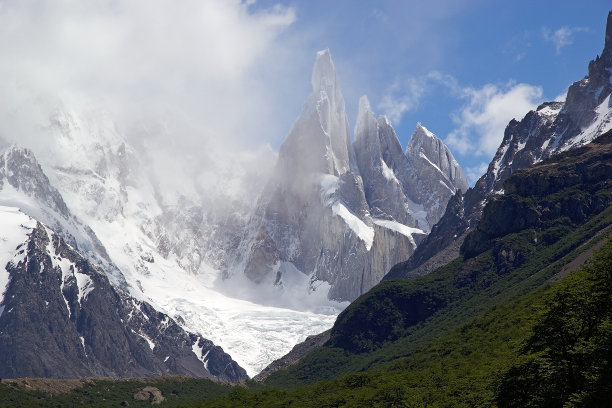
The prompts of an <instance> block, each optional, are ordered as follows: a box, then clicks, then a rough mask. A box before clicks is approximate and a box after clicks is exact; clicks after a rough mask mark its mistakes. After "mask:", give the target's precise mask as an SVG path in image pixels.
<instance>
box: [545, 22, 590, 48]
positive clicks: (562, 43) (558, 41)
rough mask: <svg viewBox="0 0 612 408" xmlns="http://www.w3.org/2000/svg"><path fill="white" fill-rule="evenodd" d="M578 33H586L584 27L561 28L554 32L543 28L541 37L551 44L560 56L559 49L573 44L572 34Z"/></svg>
mask: <svg viewBox="0 0 612 408" xmlns="http://www.w3.org/2000/svg"><path fill="white" fill-rule="evenodd" d="M580 31H587V29H586V28H585V27H568V26H563V27H561V28H559V29H557V30H555V31H551V30H550V29H549V28H548V27H544V28H542V37H543V38H544V40H545V41H547V42H550V43H552V44H553V45H554V46H555V51H556V52H557V54H560V53H561V48H563V47H566V46H568V45H571V44H573V43H574V33H577V32H580Z"/></svg>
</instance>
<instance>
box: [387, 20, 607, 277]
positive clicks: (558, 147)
mask: <svg viewBox="0 0 612 408" xmlns="http://www.w3.org/2000/svg"><path fill="white" fill-rule="evenodd" d="M611 36H612V12H610V13H609V14H608V20H607V26H606V42H605V47H604V50H603V52H602V56H601V57H598V58H596V59H595V60H593V61H591V62H590V63H589V70H588V75H587V76H586V77H585V78H584V79H582V80H580V81H578V82H575V83H574V84H572V85H571V86H570V87H569V89H568V92H567V97H566V100H565V102H547V103H543V104H542V105H540V106H539V107H538V108H537V109H536V110H535V111H531V112H529V113H527V115H525V117H524V118H523V119H522V120H521V121H520V122H519V121H516V120H514V119H513V120H511V121H510V123H509V124H508V126H507V127H506V130H505V131H504V138H503V140H502V143H501V145H500V147H499V148H498V150H497V152H496V154H495V157H494V158H493V160H492V161H491V163H490V164H489V167H488V169H487V172H486V173H485V174H484V175H483V176H482V177H481V178H480V179H479V180H478V181H477V182H476V185H475V186H474V188H471V189H469V190H468V191H467V192H466V193H465V194H464V195H459V194H458V195H457V196H456V197H454V198H453V201H452V204H450V203H449V205H448V206H447V209H446V211H445V214H444V216H443V217H442V218H441V219H440V221H439V222H438V224H437V225H435V226H434V228H432V231H431V234H429V235H428V237H427V238H426V239H425V240H424V241H423V243H422V244H421V245H420V246H419V248H418V249H417V250H416V252H415V254H414V256H413V257H412V258H411V259H409V260H408V261H406V262H403V263H401V264H398V265H396V266H395V267H394V268H393V269H392V270H391V271H390V272H389V274H388V275H387V278H400V277H407V276H413V275H414V274H413V273H412V272H411V271H412V270H414V269H415V268H418V267H419V266H420V265H421V264H423V263H424V262H426V261H427V260H428V259H430V258H432V257H433V256H435V255H436V254H437V253H438V252H440V251H441V250H443V249H444V248H447V247H448V246H449V245H450V244H451V243H452V242H453V241H454V240H455V239H457V238H461V237H464V236H465V234H466V232H467V231H468V230H470V229H471V228H474V227H475V226H476V225H477V223H478V221H479V220H480V217H481V214H482V208H483V207H484V205H485V203H486V201H487V200H489V199H490V198H491V197H492V196H494V195H497V194H500V193H502V192H503V191H504V182H505V181H506V180H507V179H508V177H510V175H512V174H513V173H515V172H516V171H518V170H520V169H522V168H526V167H529V166H532V165H533V164H535V163H538V162H540V161H542V160H544V159H546V158H549V157H551V156H554V155H556V154H559V153H561V152H563V151H566V150H568V149H571V148H574V147H577V146H581V145H584V144H586V143H589V142H590V141H592V140H594V139H595V138H597V137H599V136H600V135H602V134H603V133H605V132H607V131H608V130H610V129H612V103H611V100H610V96H611V94H612V41H610V37H611ZM458 255H459V252H458V251H455V256H458ZM447 256H448V254H447Z"/></svg>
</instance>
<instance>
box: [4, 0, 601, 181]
mask: <svg viewBox="0 0 612 408" xmlns="http://www.w3.org/2000/svg"><path fill="white" fill-rule="evenodd" d="M610 8H612V4H610V2H609V0H608V1H604V0H588V1H563V0H555V1H549V0H541V1H535V0H534V1H523V0H513V1H508V0H504V1H491V0H489V1H485V0H462V1H459V0H444V1H442V0H428V1H410V0H393V1H392V0H381V1H366V0H300V1H298V0H255V1H253V0H182V1H171V0H131V1H116V0H92V1H86V2H84V1H81V0H61V1H60V0H22V1H18V2H17V1H12V0H0V50H2V55H3V58H1V59H0V76H1V77H2V78H3V81H2V82H1V83H0V93H1V94H2V95H3V98H2V100H0V137H4V138H6V139H12V140H17V141H24V140H26V139H28V138H29V139H30V140H31V139H32V135H33V134H35V133H36V129H32V126H31V124H30V123H33V120H32V117H34V115H37V116H41V115H40V112H34V107H37V108H36V109H38V107H40V105H41V103H40V101H49V100H55V99H54V98H59V99H60V100H61V101H62V103H63V104H64V105H66V106H75V107H78V108H79V109H81V108H82V107H84V106H93V107H94V108H96V109H97V108H100V107H101V109H103V110H110V111H111V113H112V114H113V117H114V118H116V120H117V126H118V127H119V128H120V129H123V130H124V131H125V133H126V134H128V137H129V130H130V129H133V128H137V127H139V126H141V127H142V124H143V123H144V124H145V125H146V127H148V128H151V129H156V128H159V129H166V130H165V131H163V132H160V133H159V134H156V135H153V133H154V132H150V133H151V134H150V135H149V136H148V137H155V138H157V139H156V141H157V142H159V144H160V146H162V147H163V150H164V151H166V150H167V149H168V148H169V147H172V149H173V150H174V151H175V152H176V153H177V154H179V155H182V156H184V157H188V159H181V160H182V161H183V162H190V163H196V166H195V168H196V169H197V168H199V167H201V166H202V164H203V163H204V162H205V161H206V159H205V157H206V154H210V152H212V151H215V147H216V148H217V149H226V150H228V151H230V152H231V151H235V150H252V149H256V148H258V147H260V146H262V145H270V146H271V147H272V148H273V149H278V147H279V146H280V144H281V143H282V141H283V139H284V138H285V137H286V135H287V134H288V132H289V130H290V129H291V126H292V124H293V122H294V121H295V119H296V118H297V116H298V115H299V113H300V110H301V108H302V104H303V103H304V101H305V100H306V98H307V96H308V94H309V93H310V91H311V89H310V87H311V85H310V75H311V70H312V65H313V62H314V59H315V55H316V52H317V51H318V50H321V49H326V48H329V49H330V51H331V53H332V57H333V60H334V63H335V66H336V71H337V74H338V77H339V81H340V84H341V88H342V91H343V94H344V97H345V101H346V106H347V114H348V117H349V122H350V126H351V128H352V127H353V126H354V123H355V116H356V114H357V108H358V101H359V97H360V96H361V95H367V96H368V97H369V99H370V103H371V106H372V108H373V110H374V111H375V113H376V114H386V115H388V116H389V118H390V119H391V121H392V123H393V125H394V127H395V129H396V131H397V133H398V135H399V138H400V141H401V143H402V145H403V146H404V147H405V146H406V144H407V142H408V140H409V138H410V136H411V134H412V132H413V130H414V128H415V125H416V123H417V122H421V123H422V124H423V125H425V126H426V127H427V128H429V130H431V131H432V132H434V133H435V134H436V135H438V136H439V137H440V138H442V139H443V140H444V141H445V142H446V143H447V144H448V145H449V147H450V148H451V150H452V151H453V153H454V155H455V157H456V159H457V160H458V161H459V163H460V164H461V166H462V167H463V168H464V170H465V172H466V174H467V175H468V178H469V179H470V181H471V182H472V183H473V182H474V181H475V180H476V179H477V177H478V176H480V175H481V174H483V172H484V170H485V168H486V165H487V164H488V163H489V161H490V160H491V157H492V156H493V154H494V151H495V149H496V148H497V146H498V145H499V142H500V141H501V138H502V135H503V129H504V128H505V125H506V124H507V123H508V121H509V120H510V119H512V118H513V117H515V118H517V119H521V118H522V117H523V116H524V115H525V114H526V113H527V111H528V110H529V109H532V108H534V107H536V106H537V105H538V104H539V103H540V102H542V101H547V100H554V99H556V98H558V97H563V95H564V93H565V92H566V90H567V87H568V86H569V85H570V84H571V83H572V82H574V81H577V80H580V79H581V78H582V77H584V75H586V72H587V65H588V62H589V61H590V60H591V59H593V58H595V56H596V55H597V54H598V53H600V52H601V50H602V48H603V44H604V30H605V23H606V17H607V13H608V11H609V9H610ZM48 105H50V106H54V105H53V103H49V104H48ZM50 111H51V112H52V111H53V109H52V108H50ZM48 113H49V112H47V114H48ZM44 116H45V113H44V112H43V115H42V117H44ZM156 123H157V124H158V125H159V126H157V127H156V126H155V124H156ZM136 137H140V136H136ZM33 139H34V140H33V141H32V142H31V143H37V140H36V137H34V138H33ZM230 160H231V159H230Z"/></svg>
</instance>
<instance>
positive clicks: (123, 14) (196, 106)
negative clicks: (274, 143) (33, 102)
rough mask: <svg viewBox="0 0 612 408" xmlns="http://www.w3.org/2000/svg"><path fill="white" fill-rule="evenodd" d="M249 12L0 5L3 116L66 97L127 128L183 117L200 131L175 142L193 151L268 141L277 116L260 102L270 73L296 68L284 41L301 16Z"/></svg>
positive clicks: (225, 1) (217, 4)
mask: <svg viewBox="0 0 612 408" xmlns="http://www.w3.org/2000/svg"><path fill="white" fill-rule="evenodd" d="M251 3H252V2H248V1H247V2H241V1H238V0H202V1H196V0H185V1H179V2H174V1H164V0H134V1H125V2H124V1H121V2H118V1H114V0H94V1H87V2H83V1H79V0H65V1H51V0H48V1H34V0H30V1H28V0H25V1H20V2H14V1H5V0H0V49H2V58H1V59H0V75H1V76H2V78H3V81H2V82H3V84H4V85H2V86H1V87H2V88H3V89H1V90H2V91H3V92H2V95H3V98H2V99H3V101H2V102H0V111H5V112H6V111H7V110H11V109H13V108H15V107H16V106H20V105H22V104H23V102H24V101H23V100H19V99H18V97H19V96H20V95H21V96H26V95H29V97H30V98H32V99H36V98H38V97H40V96H41V95H43V96H53V97H56V96H59V97H60V99H62V100H64V101H67V100H70V98H72V99H73V100H77V101H78V103H79V104H80V103H81V102H83V101H84V100H86V101H87V102H89V103H92V104H99V105H103V106H106V107H112V109H113V110H114V113H118V116H122V117H123V119H125V120H132V119H133V118H134V117H136V116H139V115H141V116H150V117H152V118H154V119H159V118H160V115H159V114H160V112H162V113H163V112H165V113H167V112H169V111H174V112H180V113H181V114H184V115H185V116H186V117H188V118H190V119H191V120H192V121H193V122H194V123H195V124H197V126H198V127H199V131H198V133H199V134H198V135H197V136H194V135H191V136H186V135H180V134H179V135H175V137H177V138H179V141H181V138H183V139H184V140H183V141H185V142H187V143H190V144H194V143H197V142H198V139H201V138H206V139H210V140H212V139H215V138H216V139H222V140H236V138H237V139H238V140H240V141H245V138H244V136H239V137H237V136H236V135H244V134H245V133H246V130H247V129H248V128H249V127H250V128H255V129H256V130H255V131H253V132H252V133H251V134H252V135H254V136H253V137H257V135H258V131H259V129H261V132H262V133H266V131H268V132H269V131H270V130H271V129H270V127H265V126H261V124H262V123H265V118H267V117H269V116H271V115H273V114H274V112H273V111H271V110H273V109H274V107H273V106H270V105H266V104H262V103H260V101H261V99H262V96H261V95H262V91H263V90H265V89H267V88H269V87H268V86H267V85H269V83H270V81H272V79H271V78H270V75H271V74H269V73H268V71H272V72H273V73H274V74H278V72H274V69H270V68H269V67H268V66H267V65H269V63H272V64H274V61H275V59H276V60H282V61H283V62H285V61H286V60H287V59H289V57H288V55H289V51H288V47H287V46H285V45H283V44H282V43H281V41H279V37H280V36H281V34H282V33H283V32H284V31H285V30H286V29H287V28H288V27H289V26H290V25H291V24H292V23H293V22H294V21H295V19H296V15H295V11H294V10H293V9H292V8H287V7H283V6H279V5H275V6H271V7H268V8H263V7H260V8H256V7H254V5H253V4H251ZM267 58H269V59H270V60H269V61H267V60H266V59H267ZM276 65H277V66H284V65H283V64H282V63H277V64H276ZM272 97H273V96H268V98H272ZM237 118H240V119H239V120H237ZM262 119H263V120H262ZM264 128H265V129H264ZM267 136H268V138H269V133H268V135H267Z"/></svg>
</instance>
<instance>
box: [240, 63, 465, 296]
mask: <svg viewBox="0 0 612 408" xmlns="http://www.w3.org/2000/svg"><path fill="white" fill-rule="evenodd" d="M312 85H313V92H312V94H311V95H310V96H309V97H308V99H307V101H306V103H305V104H304V107H303V108H302V112H301V114H300V116H299V118H298V119H297V121H296V122H295V125H294V127H293V129H292V130H291V132H290V133H289V135H288V136H287V139H286V140H285V141H284V142H283V145H282V146H281V148H280V153H279V158H278V163H277V166H276V169H275V171H274V172H273V175H272V177H271V179H270V180H269V182H268V184H267V186H266V188H265V189H264V192H263V194H262V196H261V197H260V199H259V202H258V207H257V210H256V213H255V216H254V217H253V218H252V220H251V222H250V223H249V225H248V226H247V232H246V234H245V236H244V238H243V239H242V241H241V243H240V246H239V247H238V250H237V252H236V258H237V262H236V263H235V264H234V265H231V266H230V268H229V269H230V270H229V275H230V276H231V275H232V274H235V273H242V272H243V271H244V273H245V274H246V275H247V276H248V277H249V278H250V279H251V280H252V281H254V282H257V283H263V282H268V283H272V282H273V283H275V284H277V285H282V284H283V282H284V281H285V279H284V278H283V277H284V276H285V275H286V274H287V273H289V272H295V270H296V269H297V271H298V273H302V274H305V275H307V276H309V277H310V282H311V285H313V283H314V282H316V281H325V282H328V283H329V284H330V285H331V289H330V292H329V297H330V298H331V299H335V300H353V299H355V298H356V297H357V296H359V295H360V294H362V293H364V292H365V291H367V290H368V289H370V288H371V287H372V286H373V285H375V284H376V283H378V282H379V281H380V279H381V277H382V274H383V273H384V271H385V270H387V268H389V267H391V266H392V265H394V264H395V262H397V260H399V259H402V258H403V257H408V256H410V255H411V254H412V252H413V251H414V248H415V247H416V245H417V243H418V242H419V241H420V240H421V239H422V237H423V236H424V235H425V234H426V232H427V231H429V226H430V225H431V224H433V222H435V221H437V219H438V218H439V216H440V214H441V212H442V211H443V206H444V204H443V203H446V202H447V200H448V198H450V197H451V196H452V194H454V192H455V191H456V190H457V189H459V190H465V188H467V182H466V181H465V176H463V173H462V172H461V169H459V168H458V166H457V164H456V162H455V161H454V159H453V158H452V155H451V154H450V152H448V149H446V147H445V146H444V145H443V144H442V143H441V142H440V141H439V140H438V139H437V138H435V136H433V134H430V133H429V132H427V131H426V130H425V129H424V128H422V127H419V128H418V129H422V132H424V135H423V136H421V135H420V133H418V132H416V133H415V134H416V136H415V140H414V141H413V142H412V144H411V145H410V147H409V152H410V153H411V154H412V156H406V155H404V153H403V152H402V148H401V145H400V143H399V140H398V138H397V136H396V134H395V131H394V130H393V128H392V126H391V124H390V123H389V121H388V120H387V119H386V118H385V117H380V118H378V119H377V118H376V117H375V116H374V113H373V112H372V111H371V109H370V105H369V102H368V100H367V98H365V97H363V98H362V99H361V101H360V108H359V115H358V119H357V124H356V127H355V141H354V143H353V144H351V143H350V135H349V130H348V122H347V119H346V113H345V111H344V100H343V98H342V94H341V92H340V87H339V85H338V80H337V77H336V73H335V70H334V67H333V63H332V62H331V57H330V55H329V51H322V52H319V53H318V55H317V60H316V62H315V67H314V69H313V77H312ZM418 129H417V130H418ZM413 156H414V158H412V157H413ZM430 156H431V157H430ZM428 167H431V169H430V170H428ZM416 184H419V185H418V186H417V185H416ZM432 192H433V194H432ZM435 203H437V205H436V204H435ZM428 206H430V207H431V211H430V208H429V207H428Z"/></svg>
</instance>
